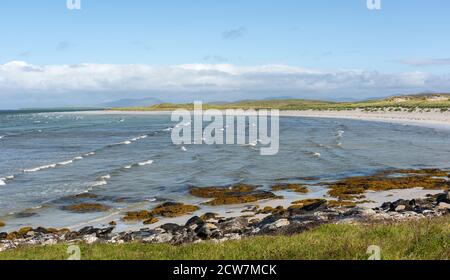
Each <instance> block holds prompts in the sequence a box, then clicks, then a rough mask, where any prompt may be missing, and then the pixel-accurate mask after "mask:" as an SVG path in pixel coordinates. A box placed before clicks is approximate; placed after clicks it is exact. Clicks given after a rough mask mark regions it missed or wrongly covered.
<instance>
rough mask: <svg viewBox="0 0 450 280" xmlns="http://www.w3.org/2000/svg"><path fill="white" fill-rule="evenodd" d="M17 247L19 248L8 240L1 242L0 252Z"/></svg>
mask: <svg viewBox="0 0 450 280" xmlns="http://www.w3.org/2000/svg"><path fill="white" fill-rule="evenodd" d="M15 248H17V246H16V245H15V244H14V243H13V242H11V241H6V242H2V243H0V252H4V251H7V250H11V249H15Z"/></svg>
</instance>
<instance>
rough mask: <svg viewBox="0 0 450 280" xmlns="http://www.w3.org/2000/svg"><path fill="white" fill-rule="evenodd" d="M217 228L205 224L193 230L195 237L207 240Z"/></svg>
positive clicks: (213, 225)
mask: <svg viewBox="0 0 450 280" xmlns="http://www.w3.org/2000/svg"><path fill="white" fill-rule="evenodd" d="M217 230H218V228H217V226H216V225H215V224H210V223H206V224H204V225H202V226H199V227H197V228H196V229H195V233H197V236H198V237H200V238H203V239H207V238H210V237H212V235H213V233H214V232H215V231H217Z"/></svg>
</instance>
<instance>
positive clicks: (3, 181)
mask: <svg viewBox="0 0 450 280" xmlns="http://www.w3.org/2000/svg"><path fill="white" fill-rule="evenodd" d="M5 181H6V178H0V186H6V182H5Z"/></svg>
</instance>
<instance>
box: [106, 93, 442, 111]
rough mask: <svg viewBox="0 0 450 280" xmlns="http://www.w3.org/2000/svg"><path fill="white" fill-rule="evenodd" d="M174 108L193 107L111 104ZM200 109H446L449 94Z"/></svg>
mask: <svg viewBox="0 0 450 280" xmlns="http://www.w3.org/2000/svg"><path fill="white" fill-rule="evenodd" d="M175 109H188V110H192V109H193V104H192V103H187V104H174V103H162V104H157V105H153V106H148V107H127V108H114V110H123V111H127V110H137V111H171V110H175ZM203 109H220V110H223V109H280V110H353V109H363V110H369V111H370V110H390V111H396V110H397V111H398V110H402V109H406V110H428V109H440V110H442V111H447V110H449V109H450V94H420V95H404V96H393V97H388V98H384V99H374V100H366V101H359V102H331V101H320V100H307V99H273V100H245V101H239V102H230V103H220V104H219V103H217V104H215V103H207V104H203Z"/></svg>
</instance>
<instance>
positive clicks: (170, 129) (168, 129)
mask: <svg viewBox="0 0 450 280" xmlns="http://www.w3.org/2000/svg"><path fill="white" fill-rule="evenodd" d="M172 130H173V128H172V127H168V128H166V129H163V131H172Z"/></svg>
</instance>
